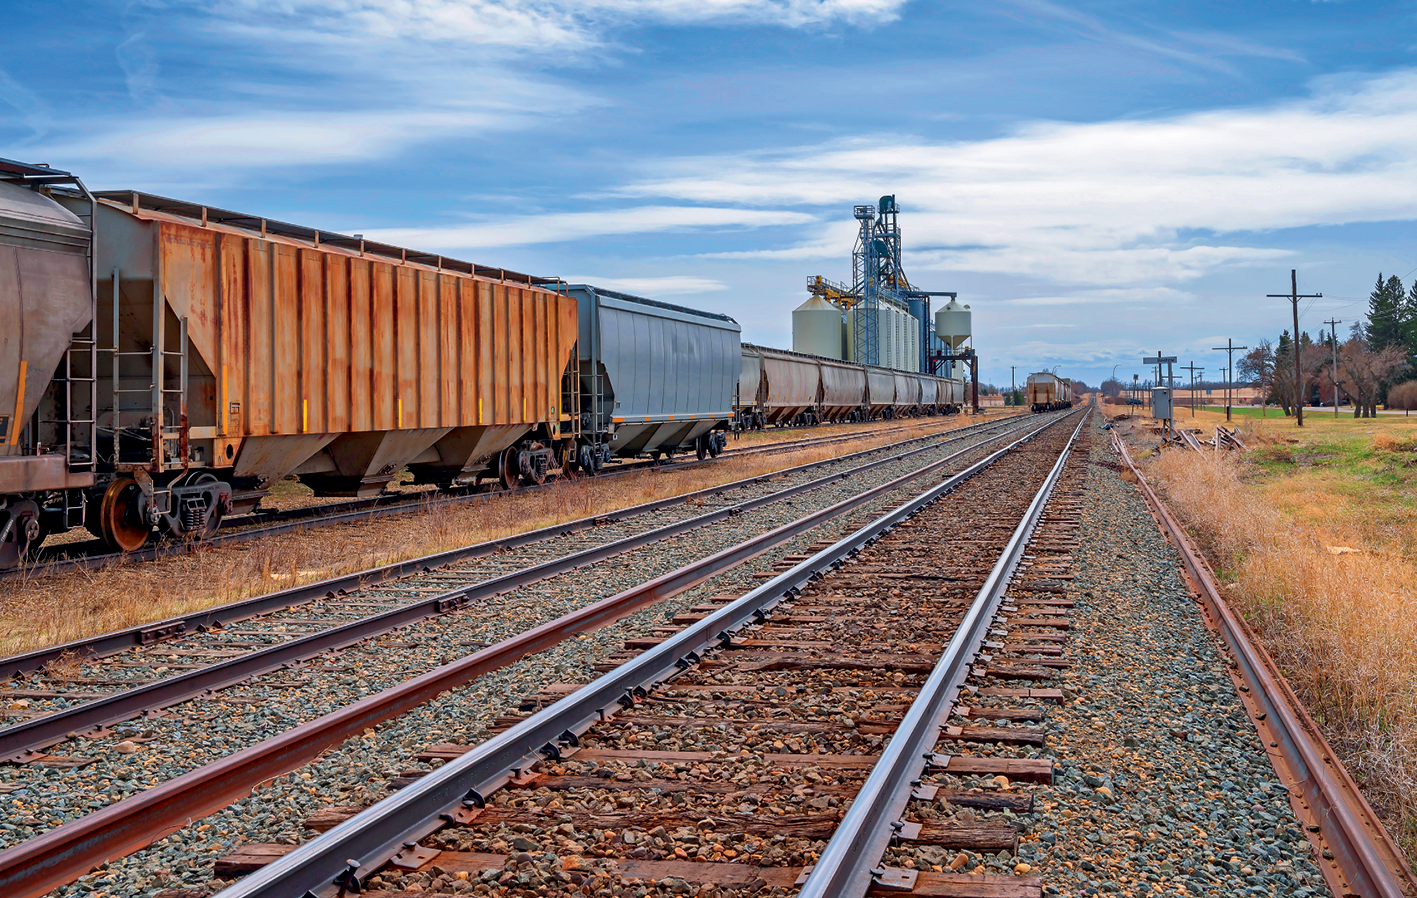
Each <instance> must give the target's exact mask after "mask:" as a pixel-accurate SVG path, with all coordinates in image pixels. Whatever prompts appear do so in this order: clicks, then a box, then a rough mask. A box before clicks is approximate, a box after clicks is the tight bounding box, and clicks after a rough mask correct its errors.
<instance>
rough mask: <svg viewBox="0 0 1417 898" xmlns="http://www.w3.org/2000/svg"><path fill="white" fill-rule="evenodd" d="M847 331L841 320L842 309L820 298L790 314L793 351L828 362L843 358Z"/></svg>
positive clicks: (810, 298) (804, 304)
mask: <svg viewBox="0 0 1417 898" xmlns="http://www.w3.org/2000/svg"><path fill="white" fill-rule="evenodd" d="M845 334H846V332H845V329H844V327H843V325H842V321H841V309H839V308H837V307H836V306H834V305H832V304H831V303H829V302H827V301H826V300H825V299H823V298H822V297H820V296H809V297H808V298H807V301H806V302H804V303H802V305H800V306H798V307H797V308H796V309H794V310H793V311H792V349H793V351H794V352H805V353H808V354H809V355H819V356H822V357H823V358H828V359H842V358H845V357H846V353H845V351H844V350H845V345H844V344H845V342H846V336H845Z"/></svg>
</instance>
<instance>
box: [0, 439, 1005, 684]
mask: <svg viewBox="0 0 1417 898" xmlns="http://www.w3.org/2000/svg"><path fill="white" fill-rule="evenodd" d="M1011 420H1012V419H1011V418H998V419H994V420H992V421H985V422H981V423H979V424H971V425H969V426H967V427H961V428H956V429H955V430H949V431H943V432H941V433H931V434H925V435H923V436H920V437H909V438H906V439H904V440H899V441H897V442H895V443H887V444H885V445H883V446H877V447H875V448H874V449H863V450H861V451H859V452H853V453H850V454H848V455H841V456H837V457H836V458H835V459H833V461H836V462H841V461H851V460H853V459H857V458H861V457H864V456H866V455H869V454H872V453H879V452H885V451H889V450H891V449H893V448H898V447H901V446H904V445H905V444H907V443H912V442H918V441H925V440H938V444H943V443H947V442H950V441H952V440H955V439H958V438H960V437H963V436H969V435H973V434H978V433H984V432H987V431H989V430H992V429H995V428H999V427H1004V426H1006V425H1007V422H1009V421H1011ZM819 464H821V462H809V463H807V464H803V465H795V466H793V467H790V468H783V469H782V470H780V471H773V472H771V473H768V474H758V475H754V476H752V477H745V478H743V479H742V480H734V481H730V482H729V483H723V484H719V485H718V486H711V487H707V488H705V489H702V490H695V491H694V492H690V493H681V494H680V495H677V496H670V497H668V498H665V499H655V500H653V501H651V502H645V503H642V504H640V505H632V506H630V507H628V508H622V509H618V510H616V511H607V512H602V513H600V514H596V515H591V516H589V517H585V518H579V519H577V520H574V521H567V522H566V523H564V524H553V525H551V526H549V527H542V528H539V529H537V530H529V531H527V532H525V533H518V534H513V535H511V536H504V537H501V538H499V539H494V540H488V541H486V542H482V543H476V544H473V545H471V546H465V547H463V548H460V549H450V550H448V551H446V552H438V553H435V554H432V555H422V556H419V557H417V558H410V559H408V560H406V561H399V562H395V563H393V564H388V565H383V566H381V567H376V568H368V569H365V570H362V571H356V572H354V573H352V574H344V575H341V576H337V577H331V578H329V579H327V580H320V581H317V582H314V583H306V584H302V585H300V586H292V587H290V588H288V589H283V590H279V591H277V592H272V593H267V594H265V595H261V596H255V597H253V598H249V599H240V600H238V601H235V602H229V603H227V604H225V605H217V606H214V607H211V608H204V609H202V610H200V611H193V612H189V613H187V614H184V615H180V616H177V617H169V618H166V619H164V620H159V621H153V622H151V623H147V624H140V625H138V626H134V627H127V628H125V629H122V630H114V631H111V632H109V633H102V634H99V635H96V636H88V637H85V638H83V639H77V640H74V641H72V642H66V643H62V644H60V645H56V646H50V647H48V648H43V649H35V650H33V651H30V652H25V653H23V654H19V655H11V656H9V657H5V658H0V678H4V679H10V678H13V677H17V676H22V675H24V674H26V673H29V672H31V671H35V670H39V669H40V668H42V667H44V666H45V665H46V664H49V663H50V662H52V661H56V660H58V659H59V658H61V657H64V656H65V655H69V656H76V657H79V658H86V659H87V658H102V657H105V656H107V655H114V654H117V653H119V652H124V651H127V650H128V649H131V648H134V647H141V646H145V645H148V644H149V643H152V642H154V641H159V640H162V639H166V638H168V637H170V636H180V635H182V634H184V633H192V632H196V631H200V630H208V629H212V628H215V627H225V626H230V625H231V624H233V623H236V622H237V621H242V620H248V619H250V618H253V617H258V616H260V615H263V614H270V613H272V612H275V611H280V610H283V609H285V608H290V607H293V606H295V605H301V604H304V603H306V602H312V601H314V600H316V599H319V598H321V597H324V596H332V595H338V594H339V593H340V592H341V591H346V592H351V591H354V590H356V589H362V588H365V587H369V586H374V585H378V584H380V583H385V582H388V581H390V580H396V579H400V578H403V577H407V576H410V575H413V574H416V573H419V572H421V571H424V570H431V569H436V568H440V567H444V566H446V565H449V564H454V563H457V562H461V561H467V560H470V559H473V558H481V557H484V556H487V555H492V554H495V553H497V552H500V551H502V550H504V549H511V548H516V547H519V546H526V545H531V544H533V543H536V542H540V541H541V540H544V539H550V538H551V537H555V536H563V535H566V534H570V533H574V532H576V531H579V530H586V529H589V528H592V527H595V526H598V525H599V524H602V523H611V522H615V521H623V520H627V519H629V518H633V517H636V516H638V515H641V514H645V513H648V512H652V511H658V510H660V509H664V508H670V507H672V506H676V505H683V504H684V503H686V502H689V501H692V500H694V499H700V498H707V497H709V496H717V495H721V494H723V493H726V492H730V491H732V490H734V489H739V488H741V487H745V486H749V485H751V484H754V483H764V482H766V481H769V480H775V479H778V478H781V477H785V476H788V475H791V474H796V473H800V472H802V471H806V470H809V469H811V468H814V467H816V466H817V465H819ZM490 495H491V496H497V495H500V494H497V493H493V494H490ZM365 514H367V512H366V513H365ZM0 574H3V572H0Z"/></svg>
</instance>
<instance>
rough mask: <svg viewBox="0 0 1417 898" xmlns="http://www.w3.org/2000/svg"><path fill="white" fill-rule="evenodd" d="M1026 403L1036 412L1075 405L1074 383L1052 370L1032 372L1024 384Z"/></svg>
mask: <svg viewBox="0 0 1417 898" xmlns="http://www.w3.org/2000/svg"><path fill="white" fill-rule="evenodd" d="M1024 403H1025V404H1026V405H1028V406H1029V407H1030V408H1032V409H1033V410H1034V411H1035V412H1051V411H1057V410H1058V409H1065V408H1072V407H1073V383H1072V381H1070V380H1068V379H1067V378H1066V377H1059V376H1058V375H1056V374H1054V373H1052V372H1051V371H1040V372H1038V373H1037V374H1030V375H1029V376H1028V381H1027V383H1026V385H1025V386H1024Z"/></svg>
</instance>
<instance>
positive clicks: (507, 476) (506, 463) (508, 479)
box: [497, 446, 521, 490]
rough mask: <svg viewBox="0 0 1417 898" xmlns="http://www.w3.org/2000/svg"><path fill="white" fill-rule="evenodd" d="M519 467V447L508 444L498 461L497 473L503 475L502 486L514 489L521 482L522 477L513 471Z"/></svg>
mask: <svg viewBox="0 0 1417 898" xmlns="http://www.w3.org/2000/svg"><path fill="white" fill-rule="evenodd" d="M516 469H517V447H516V446H508V447H507V448H506V449H505V450H503V452H502V457H501V460H500V461H499V462H498V463H497V474H498V475H499V476H500V477H501V480H502V488H503V489H508V490H514V489H516V488H517V487H518V486H519V485H520V484H521V477H520V476H518V475H517V474H514V473H512V472H513V471H515V470H516Z"/></svg>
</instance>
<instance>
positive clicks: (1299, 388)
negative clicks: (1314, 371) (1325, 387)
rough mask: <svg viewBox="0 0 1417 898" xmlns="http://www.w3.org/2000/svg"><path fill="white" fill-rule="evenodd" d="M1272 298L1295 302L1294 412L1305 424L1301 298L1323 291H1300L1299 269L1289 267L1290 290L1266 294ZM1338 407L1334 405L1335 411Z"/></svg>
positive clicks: (1316, 296)
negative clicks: (1300, 325)
mask: <svg viewBox="0 0 1417 898" xmlns="http://www.w3.org/2000/svg"><path fill="white" fill-rule="evenodd" d="M1266 295H1267V296H1268V297H1269V298H1270V299H1287V300H1289V301H1290V302H1291V303H1293V304H1294V413H1295V415H1296V416H1297V417H1298V419H1299V426H1300V427H1303V426H1304V378H1303V375H1302V374H1301V366H1300V364H1299V350H1300V349H1302V348H1303V347H1301V346H1300V345H1299V300H1301V299H1323V296H1324V295H1323V294H1322V293H1300V292H1299V271H1298V269H1295V268H1291V269H1289V292H1288V293H1269V294H1266ZM1337 410H1338V407H1337V406H1334V411H1337Z"/></svg>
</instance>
